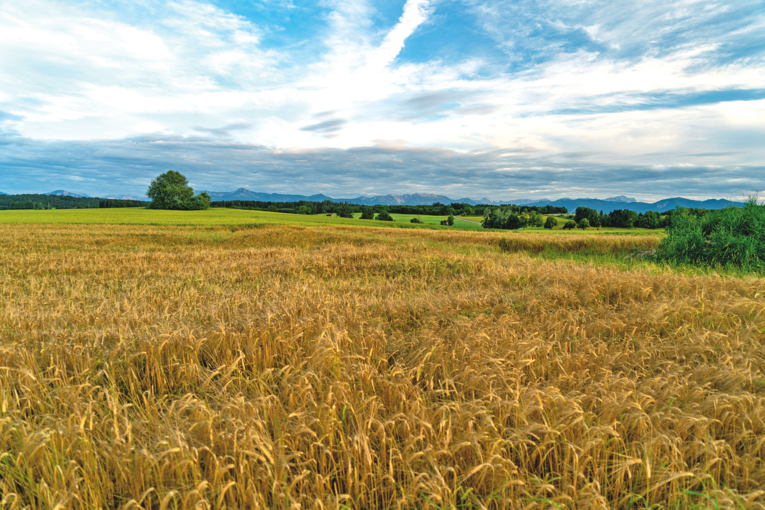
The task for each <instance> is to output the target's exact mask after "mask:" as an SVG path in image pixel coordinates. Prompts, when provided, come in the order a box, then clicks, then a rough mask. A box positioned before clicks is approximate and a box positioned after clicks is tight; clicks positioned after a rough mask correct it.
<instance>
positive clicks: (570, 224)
mask: <svg viewBox="0 0 765 510" xmlns="http://www.w3.org/2000/svg"><path fill="white" fill-rule="evenodd" d="M575 227H576V223H574V222H573V221H571V220H569V221H567V222H566V223H564V224H563V230H573V229H574V228H575Z"/></svg>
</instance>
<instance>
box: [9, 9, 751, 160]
mask: <svg viewBox="0 0 765 510" xmlns="http://www.w3.org/2000/svg"><path fill="white" fill-rule="evenodd" d="M465 2H466V3H467V4H469V6H470V9H467V8H466V9H465V11H464V12H461V13H459V14H460V15H463V16H469V15H475V16H477V17H478V20H479V24H480V26H481V27H482V28H483V30H484V31H485V33H487V34H489V35H491V36H492V37H494V38H495V40H496V44H497V46H498V47H500V48H503V49H504V50H506V51H507V52H508V53H509V57H507V60H506V62H504V63H502V64H503V65H504V67H502V69H503V71H502V72H498V71H497V70H496V69H497V68H498V67H497V66H498V64H497V62H489V61H488V60H487V59H488V58H489V57H486V56H485V55H484V54H483V53H476V54H475V55H469V56H467V57H465V58H463V59H462V60H460V61H457V62H454V61H448V63H446V62H445V61H441V60H430V61H421V62H406V61H400V59H399V57H400V55H401V51H402V49H403V48H404V47H405V46H406V44H407V41H409V40H410V38H411V36H412V35H413V34H414V33H415V32H416V31H417V30H418V28H420V27H423V25H425V24H427V23H429V22H431V21H432V20H433V16H434V14H437V13H438V9H442V8H444V7H442V6H443V5H445V4H437V3H432V2H431V1H429V0H408V1H407V2H406V3H405V5H404V7H403V9H402V10H401V12H400V16H398V17H397V18H396V19H395V22H394V23H390V24H389V25H385V24H382V27H381V26H380V25H376V24H375V22H374V19H375V16H376V12H375V7H374V5H373V3H372V1H371V0H325V1H324V2H323V4H322V5H324V6H325V7H327V8H329V9H330V12H329V13H328V14H326V20H325V21H326V24H325V26H323V27H322V29H321V30H319V31H318V33H317V34H316V35H314V39H313V40H311V41H309V42H308V44H312V45H315V46H316V47H317V50H316V51H314V52H313V53H311V55H312V59H311V60H302V61H300V60H296V59H295V58H293V57H292V56H291V55H289V54H288V52H289V49H286V48H278V49H274V45H273V44H271V45H269V44H267V43H268V41H266V39H267V34H268V33H269V27H267V26H260V25H258V24H256V23H255V22H253V21H251V20H248V19H246V18H244V17H242V16H239V15H235V14H232V13H230V12H227V11H225V10H224V9H222V8H220V7H216V6H213V5H211V4H209V3H205V2H202V1H198V2H192V1H176V2H171V3H168V4H162V3H158V2H157V3H153V2H149V3H148V5H150V7H151V8H150V9H149V10H150V11H151V12H150V15H148V14H147V15H146V16H143V17H141V16H135V17H133V18H129V19H128V18H124V19H122V18H120V16H117V15H113V16H112V15H106V14H104V12H105V11H103V10H98V9H103V8H104V7H103V5H101V4H93V5H97V6H99V7H98V9H97V8H96V7H93V5H91V6H90V7H88V4H77V5H68V4H64V3H61V2H57V1H54V0H6V1H5V2H4V3H3V4H2V5H0V61H2V62H3V65H2V66H0V102H2V103H3V104H2V105H0V110H2V111H6V112H8V113H10V114H11V115H13V116H15V117H10V118H12V119H16V120H11V121H7V122H12V123H13V125H14V129H17V130H18V131H19V132H20V133H21V134H22V135H25V136H29V137H32V138H46V139H69V140H82V139H96V138H120V137H125V136H135V135H136V134H140V133H142V132H144V133H145V132H168V133H176V134H179V135H189V136H191V137H198V136H202V135H201V134H200V133H212V132H214V131H215V130H216V129H218V128H219V127H220V126H226V125H229V124H231V123H232V122H234V120H235V121H236V122H244V123H247V124H249V125H251V127H248V128H247V129H241V130H237V131H235V132H232V133H231V134H230V135H231V136H232V137H234V138H235V139H236V140H238V141H241V142H248V143H255V144H265V145H269V146H274V147H279V148H283V149H285V150H291V149H294V150H314V149H320V148H341V149H350V148H353V147H368V146H370V145H375V144H377V141H379V140H404V141H405V142H406V143H407V144H409V146H410V147H445V148H449V149H452V150H456V151H474V150H479V149H488V148H495V147H500V148H503V147H513V148H518V149H523V150H526V151H529V153H531V152H534V153H535V154H543V155H544V157H545V158H553V159H555V158H557V159H556V161H557V162H558V164H561V165H563V162H564V160H566V159H567V158H572V157H574V156H571V154H573V153H577V155H576V156H575V157H576V158H577V161H594V162H597V163H598V164H606V163H607V162H608V161H610V162H612V163H614V164H616V163H623V162H625V161H628V160H629V161H632V162H639V163H641V164H643V163H644V164H665V165H685V164H696V162H695V161H689V160H688V156H687V154H689V153H701V152H719V153H729V155H727V156H725V158H726V159H725V162H727V163H728V164H731V165H738V164H754V163H755V162H756V160H757V159H758V158H760V160H762V157H763V155H764V154H763V149H761V148H759V147H756V146H754V145H753V144H752V143H751V142H748V143H749V145H747V146H746V147H745V148H744V150H740V146H741V145H742V144H743V143H744V141H743V140H750V139H752V136H753V135H754V134H759V133H761V132H762V125H763V119H765V111H764V109H763V106H762V101H747V102H746V103H740V104H739V103H736V102H728V103H723V104H713V105H705V104H703V102H700V103H699V104H694V102H693V100H692V98H691V99H690V100H688V101H686V102H683V100H682V97H681V96H684V95H685V96H689V95H690V96H692V95H693V94H703V93H707V92H715V91H721V90H723V91H724V90H731V89H742V90H744V89H765V65H762V64H763V59H762V56H761V55H759V54H756V53H755V54H752V55H749V56H746V57H742V58H736V59H729V60H727V61H726V60H723V63H721V61H720V58H721V57H720V55H721V52H725V51H730V47H731V44H732V43H731V41H732V40H733V39H735V38H736V37H739V38H740V37H744V38H746V37H750V38H751V37H756V36H757V35H756V31H753V28H752V27H758V26H765V24H763V22H762V20H761V19H756V20H751V21H747V22H742V23H740V24H739V25H737V26H735V27H733V26H732V27H730V28H729V29H728V30H718V31H716V32H715V31H711V32H710V33H709V34H708V36H705V34H704V33H703V32H702V31H700V30H701V29H700V28H699V23H700V22H699V21H698V20H699V19H701V20H707V22H710V21H709V20H714V19H716V18H715V17H716V16H719V15H720V13H722V12H724V11H725V9H726V8H728V5H727V4H725V3H724V2H720V3H717V4H715V3H711V2H707V1H705V0H695V1H692V2H683V3H681V4H675V5H673V6H671V8H667V9H663V8H661V6H658V4H655V3H650V4H641V5H634V6H629V7H625V5H624V4H620V6H619V5H611V4H609V3H607V2H605V3H604V2H584V1H566V2H547V3H545V2H543V3H542V6H541V7H539V6H537V5H536V4H533V3H526V2H523V1H519V2H514V3H507V2H494V3H492V2H478V1H475V2H473V1H470V0H465ZM449 5H452V6H453V5H458V4H449ZM135 9H136V11H139V10H141V9H145V7H142V6H141V5H136V6H135ZM290 9H298V8H297V7H295V6H292V7H290ZM625 9H627V10H628V11H629V15H627V16H625V15H623V14H624V13H623V12H622V11H624V10H625ZM147 12H148V11H147ZM453 14H454V13H452V15H453ZM518 20H521V21H523V23H526V22H528V23H526V24H521V21H518ZM524 20H525V21H524ZM531 21H534V22H536V23H537V24H538V25H539V27H542V29H540V28H539V27H536V28H535V27H534V26H532V25H533V23H532V22H531ZM546 28H549V31H550V33H553V32H555V33H558V32H560V34H563V35H560V37H558V38H557V39H551V37H552V36H550V35H549V33H547V32H545V30H544V29H546ZM556 31H557V32H556ZM571 34H574V35H575V36H576V37H573V36H571V37H572V38H573V39H572V40H576V41H580V39H581V40H584V41H585V42H581V41H580V42H579V43H578V44H579V46H578V47H569V46H570V44H569V39H567V37H569V35H571ZM577 38H579V39H577ZM652 38H656V39H659V40H661V41H663V42H666V44H662V45H658V44H654V43H653V42H652ZM571 44H573V43H571ZM567 45H569V46H567ZM630 48H632V49H630ZM636 48H637V49H636ZM524 54H532V55H535V56H538V57H539V58H538V60H534V59H533V58H527V60H526V61H524V60H523V59H524V58H526V57H524ZM510 63H512V65H513V66H515V67H511V68H509V67H507V65H509V64H510ZM428 94H431V95H433V97H435V98H436V99H434V102H432V104H429V106H427V107H421V108H419V109H417V108H414V107H413V106H412V103H411V101H412V99H413V98H417V97H421V96H426V95H428ZM439 94H440V95H439ZM450 94H451V95H450ZM439 97H443V98H446V99H443V100H440V99H438V98H439ZM673 97H676V98H677V104H672V100H673V99H672V98H673ZM662 101H664V102H665V103H664V104H651V103H652V102H653V103H655V102H658V103H661V102H662ZM683 105H685V106H683ZM649 106H650V107H651V109H641V108H644V107H646V108H647V107H649ZM327 111H331V112H332V113H331V115H328V116H327V117H326V118H322V120H334V121H336V122H335V124H333V126H336V129H335V128H333V129H332V130H330V131H327V130H302V129H301V128H305V127H306V126H310V125H314V124H317V123H319V122H320V121H319V120H317V118H316V114H318V113H320V112H327ZM17 117H21V118H23V119H22V120H18V119H17ZM232 119H234V120H232ZM199 127H201V128H202V129H201V130H200V129H196V128H199ZM742 132H743V133H744V134H745V135H746V136H738V137H737V135H741V133H742ZM732 146H735V147H739V149H736V150H731V149H730V147H732ZM659 152H661V153H663V155H662V156H661V157H660V159H661V161H658V162H657V161H656V158H657V156H655V154H656V153H659ZM585 153H586V154H585ZM186 157H188V158H191V159H194V156H193V155H186ZM518 161H522V160H518ZM517 164H521V163H520V162H518V163H517ZM543 167H544V165H541V166H540V168H543ZM506 168H515V167H513V166H507V167H506Z"/></svg>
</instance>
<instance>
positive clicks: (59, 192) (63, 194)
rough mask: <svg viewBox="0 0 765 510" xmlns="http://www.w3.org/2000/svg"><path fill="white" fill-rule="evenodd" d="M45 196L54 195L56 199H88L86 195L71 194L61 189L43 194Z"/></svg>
mask: <svg viewBox="0 0 765 510" xmlns="http://www.w3.org/2000/svg"><path fill="white" fill-rule="evenodd" d="M45 195H54V196H57V197H76V198H90V197H89V196H88V195H86V194H84V193H72V192H71V191H66V190H63V189H57V190H56V191H51V192H50V193H45Z"/></svg>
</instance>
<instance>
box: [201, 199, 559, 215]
mask: <svg viewBox="0 0 765 510" xmlns="http://www.w3.org/2000/svg"><path fill="white" fill-rule="evenodd" d="M212 207H228V208H234V209H251V210H256V211H271V212H281V213H290V214H337V215H338V216H340V217H344V218H351V217H352V215H353V213H364V212H365V211H371V212H373V213H377V214H379V213H381V212H387V213H389V214H412V215H423V216H450V215H454V216H483V215H484V212H485V211H486V210H488V209H494V208H495V207H496V206H493V205H470V204H458V203H454V204H450V205H446V204H441V203H438V202H437V203H435V204H432V205H375V206H367V205H359V204H349V203H347V202H332V201H331V200H325V201H323V202H309V201H306V200H301V201H299V202H261V201H256V200H227V201H222V202H213V203H212ZM505 208H509V209H511V210H513V211H517V212H518V213H521V212H538V213H541V214H565V213H566V212H567V209H566V208H565V207H555V206H551V205H546V206H544V207H537V206H518V205H508V206H505Z"/></svg>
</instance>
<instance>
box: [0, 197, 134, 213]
mask: <svg viewBox="0 0 765 510" xmlns="http://www.w3.org/2000/svg"><path fill="white" fill-rule="evenodd" d="M109 207H146V202H141V201H140V200H116V199H113V198H84V197H67V196H60V195H0V210H8V209H98V208H109Z"/></svg>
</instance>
